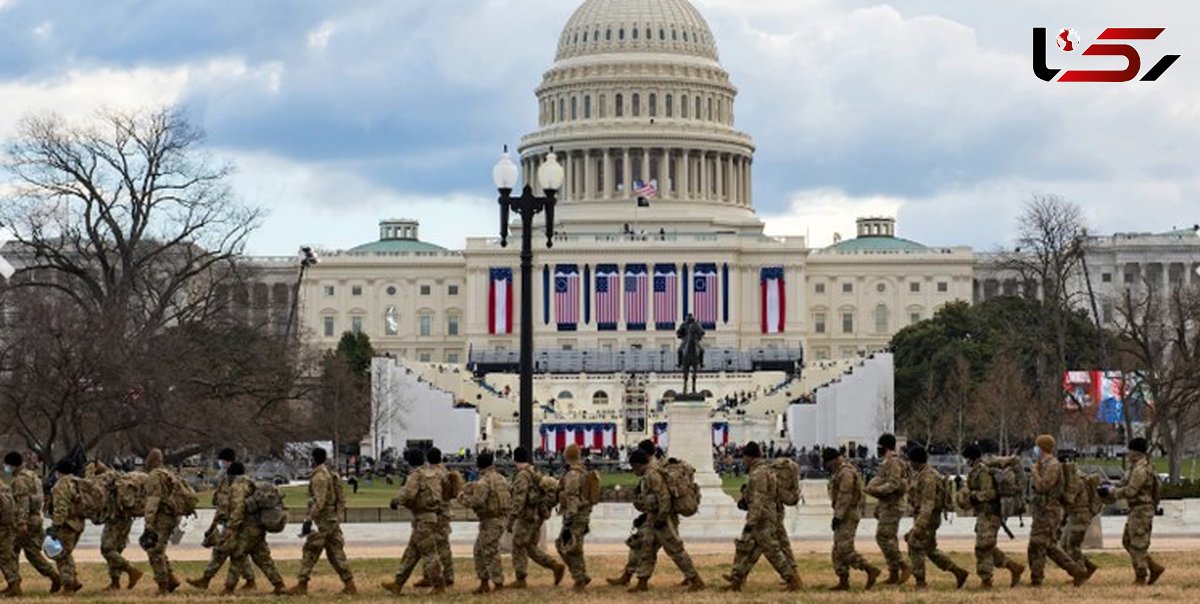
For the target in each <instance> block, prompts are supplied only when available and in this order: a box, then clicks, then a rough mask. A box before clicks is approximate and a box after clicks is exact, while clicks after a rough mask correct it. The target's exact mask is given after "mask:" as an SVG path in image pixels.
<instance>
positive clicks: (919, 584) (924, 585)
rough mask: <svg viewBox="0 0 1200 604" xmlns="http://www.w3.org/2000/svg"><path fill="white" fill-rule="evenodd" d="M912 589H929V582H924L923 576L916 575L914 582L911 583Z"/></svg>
mask: <svg viewBox="0 0 1200 604" xmlns="http://www.w3.org/2000/svg"><path fill="white" fill-rule="evenodd" d="M913 589H915V590H917V591H925V590H926V589H929V584H928V583H926V582H925V577H917V580H916V582H914V583H913Z"/></svg>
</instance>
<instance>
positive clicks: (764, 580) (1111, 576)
mask: <svg viewBox="0 0 1200 604" xmlns="http://www.w3.org/2000/svg"><path fill="white" fill-rule="evenodd" d="M952 556H953V557H954V558H955V559H956V560H958V561H959V563H960V564H963V565H964V566H965V567H966V568H968V569H973V568H974V565H973V564H974V563H973V560H972V559H971V557H970V556H969V555H965V554H952ZM1158 558H1159V559H1160V560H1161V561H1162V562H1163V563H1165V564H1166V565H1167V566H1168V571H1167V573H1166V574H1165V575H1163V578H1162V579H1161V580H1160V582H1159V584H1158V585H1155V586H1153V587H1141V588H1139V587H1134V586H1133V585H1131V583H1132V579H1133V574H1132V570H1131V569H1130V567H1129V564H1128V559H1127V558H1126V557H1125V556H1124V555H1119V554H1115V553H1104V554H1096V555H1095V556H1093V560H1095V561H1096V562H1097V563H1098V564H1099V565H1100V566H1101V569H1100V571H1099V572H1098V573H1097V574H1096V576H1095V577H1094V578H1093V579H1092V581H1091V582H1090V583H1088V584H1087V585H1086V586H1084V587H1082V588H1079V589H1076V588H1074V587H1071V586H1070V585H1069V581H1068V579H1067V576H1066V575H1065V574H1064V573H1062V572H1061V571H1059V570H1058V569H1057V568H1054V569H1053V570H1051V571H1049V573H1048V576H1047V585H1046V586H1044V587H1042V588H1039V589H1036V590H1035V589H1033V588H1030V587H1028V586H1027V585H1023V586H1021V587H1019V588H1017V589H1016V590H1012V589H1009V588H1008V587H1001V588H997V589H996V590H994V591H993V592H990V593H988V592H979V591H977V590H975V589H973V587H974V586H975V585H978V580H977V579H976V578H975V577H972V578H971V580H970V582H968V584H967V589H964V590H963V591H955V590H954V589H953V587H954V584H953V580H952V577H951V576H950V575H949V574H946V573H942V572H940V571H937V570H936V569H934V568H933V567H932V566H930V572H931V574H930V583H931V586H930V590H929V591H927V592H924V593H917V592H915V591H913V590H912V588H911V583H910V586H909V587H906V588H900V589H897V588H894V587H890V586H880V587H877V588H876V589H875V590H874V591H871V592H863V591H862V583H863V575H862V573H855V574H854V575H853V576H852V577H851V581H852V584H853V585H854V586H855V591H853V592H852V593H850V594H831V593H828V592H826V591H825V590H826V588H827V587H828V586H829V585H830V584H831V583H832V582H833V579H834V577H833V574H832V571H831V568H830V562H829V559H828V556H822V555H814V554H806V555H802V556H801V558H800V566H801V573H802V577H803V578H804V581H805V586H806V590H805V591H804V592H802V593H799V594H787V593H784V592H782V591H781V587H780V585H779V583H778V580H777V578H776V577H775V575H774V573H773V572H772V571H771V569H770V567H769V566H768V565H767V564H766V562H765V561H761V562H759V565H758V567H757V568H756V569H755V572H754V574H753V575H751V578H750V581H749V582H748V583H747V585H746V588H745V590H744V591H743V592H742V593H740V594H730V593H726V592H723V591H721V590H720V587H721V586H723V585H724V581H722V580H721V578H720V576H721V575H722V574H723V573H725V572H728V570H729V565H730V562H731V559H732V555H710V554H705V555H700V556H696V557H695V561H696V563H697V565H698V566H700V568H701V574H702V575H703V577H704V578H705V580H706V581H708V582H709V590H708V591H705V592H702V593H696V594H689V593H685V592H683V591H682V590H681V588H679V587H676V584H677V583H678V582H679V581H680V579H681V576H680V575H679V573H678V571H676V569H675V568H674V566H673V565H672V564H671V562H670V561H669V560H668V559H666V557H665V556H662V557H660V562H659V566H658V573H657V574H656V576H655V578H654V579H653V580H652V581H651V588H652V590H651V592H650V593H648V594H638V595H629V594H626V593H625V591H624V590H623V589H620V588H614V587H609V586H608V585H607V584H605V583H604V581H603V578H604V577H606V576H611V575H614V574H616V573H617V572H618V570H619V568H620V567H621V565H622V564H623V563H624V558H623V557H618V556H597V557H594V558H591V559H589V560H588V562H589V568H588V570H589V573H590V574H591V575H592V578H593V583H592V586H591V587H590V588H589V590H588V593H587V594H585V595H583V596H576V595H575V594H573V593H572V592H571V591H570V589H568V588H567V587H566V585H567V584H569V583H570V578H569V577H568V578H567V579H566V580H565V581H564V586H563V587H558V588H555V587H554V586H553V585H551V575H550V573H549V572H547V571H543V570H541V569H537V570H534V571H532V572H531V575H530V583H531V588H530V589H528V590H525V591H508V590H506V591H503V592H501V593H500V594H496V595H489V596H482V597H479V596H472V595H471V594H469V593H468V592H469V590H471V589H474V588H475V586H476V585H477V583H476V582H475V580H474V573H473V571H472V566H471V561H470V560H469V559H466V558H458V559H457V560H456V570H457V583H456V585H455V586H454V588H453V593H448V594H446V595H444V596H441V597H436V598H434V597H431V596H429V595H427V593H426V592H425V591H424V590H414V589H406V590H405V595H403V596H400V597H399V598H396V597H392V596H391V595H390V594H387V593H386V592H384V591H382V590H381V589H380V587H379V584H380V583H381V582H383V581H386V580H389V579H390V578H391V574H392V573H393V572H394V570H395V567H396V564H397V561H396V560H386V559H372V560H352V561H351V565H352V568H353V569H354V571H355V574H356V579H357V583H358V587H359V590H360V592H361V593H360V595H359V596H357V597H355V598H349V597H344V596H340V595H338V591H339V590H340V589H341V584H340V582H339V581H338V580H337V577H336V576H335V575H334V574H333V571H332V569H330V568H329V566H328V564H326V563H325V562H322V563H321V564H320V565H319V566H318V567H317V571H316V574H315V576H314V578H313V582H312V583H311V584H310V596H309V597H308V598H303V599H300V598H298V599H295V600H294V601H331V600H332V601H339V602H352V601H353V602H385V601H395V600H397V599H399V600H407V601H412V602H428V601H437V602H455V603H459V602H506V603H508V602H536V601H542V602H561V601H567V600H570V601H572V602H581V603H601V602H604V603H609V602H688V603H689V604H703V603H717V602H729V601H741V602H785V601H786V602H799V601H802V602H855V603H857V602H1013V601H1016V602H1033V601H1036V602H1067V601H1070V602H1130V601H1150V600H1153V601H1156V602H1195V601H1197V592H1196V591H1195V590H1196V589H1197V588H1200V565H1197V564H1196V562H1195V559H1196V555H1195V554H1194V553H1188V552H1172V553H1164V554H1161V555H1159V556H1158ZM138 566H139V567H140V568H145V565H144V564H139V565H138ZM279 567H280V571H281V572H283V574H284V576H285V578H286V580H287V581H288V585H291V584H292V583H293V582H294V575H295V572H296V567H297V562H296V561H295V560H285V561H281V562H280V563H279ZM202 568H203V563H201V562H183V563H179V564H178V565H177V566H176V572H177V573H178V574H180V578H181V579H182V578H184V577H190V576H196V575H198V574H199V573H200V570H201V569H202ZM22 571H23V573H24V576H25V580H24V585H23V587H24V588H25V592H26V598H25V599H28V600H36V601H42V602H53V601H67V600H66V599H65V598H52V597H50V596H48V595H46V590H47V587H48V583H47V582H46V581H45V580H43V579H42V578H41V577H36V578H35V576H34V574H33V571H32V569H30V568H28V566H25V565H22ZM505 572H506V574H507V579H508V580H509V581H511V580H512V577H511V572H512V569H511V566H510V563H509V560H508V558H507V556H506V557H505ZM1006 575H1007V574H1006V573H998V574H997V579H1000V578H1004V577H1006ZM80 577H81V580H82V581H83V583H84V590H83V591H82V592H80V593H79V594H77V595H76V596H75V597H74V598H73V599H74V600H75V601H80V600H83V601H87V602H148V601H154V600H156V598H155V597H154V585H153V583H152V582H151V580H150V577H149V575H147V577H146V578H145V579H143V584H142V585H139V586H138V588H137V589H136V590H135V591H133V592H128V591H125V592H121V593H118V594H115V595H109V594H105V593H102V592H100V591H99V590H100V588H102V587H103V586H105V585H107V583H108V581H107V575H106V573H105V569H104V567H103V565H101V564H92V563H89V564H81V565H80ZM223 578H224V573H222V575H221V576H220V577H219V578H218V579H217V580H216V581H214V582H213V586H212V588H211V590H210V591H209V592H208V593H203V592H199V591H197V590H195V589H192V588H190V587H188V586H187V585H184V586H183V587H181V588H180V589H179V591H178V592H176V593H175V594H174V595H173V596H171V597H170V598H167V599H166V600H167V601H177V602H192V601H237V602H269V601H276V602H278V601H279V599H277V598H273V597H271V596H269V595H268V594H267V593H266V592H259V593H257V594H245V593H244V592H242V593H241V594H239V595H238V596H235V597H227V598H221V597H220V596H218V595H217V592H218V591H219V590H220V583H221V581H222V580H223ZM260 582H261V575H260ZM410 582H411V581H410ZM1000 583H1001V581H999V580H998V581H997V584H1000ZM1005 584H1006V583H1005ZM260 586H262V587H265V582H261V583H260ZM1188 594H1191V595H1188ZM288 601H293V600H288Z"/></svg>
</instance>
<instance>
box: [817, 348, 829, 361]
mask: <svg viewBox="0 0 1200 604" xmlns="http://www.w3.org/2000/svg"><path fill="white" fill-rule="evenodd" d="M817 360H818V361H828V360H829V349H828V348H818V349H817Z"/></svg>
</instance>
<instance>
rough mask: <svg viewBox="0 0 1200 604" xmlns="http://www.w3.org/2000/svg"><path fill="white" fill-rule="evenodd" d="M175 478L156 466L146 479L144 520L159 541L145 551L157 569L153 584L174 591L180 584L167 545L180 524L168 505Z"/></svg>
mask: <svg viewBox="0 0 1200 604" xmlns="http://www.w3.org/2000/svg"><path fill="white" fill-rule="evenodd" d="M173 481H174V478H173V475H172V474H171V471H170V470H168V469H166V468H164V467H161V466H160V467H157V468H154V469H153V470H150V472H149V473H148V474H147V476H146V510H145V513H144V514H143V517H144V518H145V520H146V529H147V530H152V531H154V533H155V534H157V535H158V540H157V542H156V543H155V544H154V547H152V548H150V549H148V550H146V556H147V557H148V558H150V567H151V568H153V569H154V582H155V583H157V584H158V587H159V589H165V590H168V591H170V590H172V589H174V587H175V586H178V585H179V581H178V580H177V579H175V573H174V571H173V570H172V569H171V561H170V560H169V559H168V558H167V545H169V544H170V542H171V533H173V532H175V527H176V526H178V525H179V518H178V517H177V516H176V515H175V512H174V510H172V509H170V507H169V506H168V505H167V503H166V501H164V499H166V497H168V496H169V495H170V492H171V486H172V484H173Z"/></svg>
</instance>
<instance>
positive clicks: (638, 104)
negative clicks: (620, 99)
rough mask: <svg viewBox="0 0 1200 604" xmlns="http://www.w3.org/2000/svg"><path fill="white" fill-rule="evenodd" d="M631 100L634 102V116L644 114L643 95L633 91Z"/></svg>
mask: <svg viewBox="0 0 1200 604" xmlns="http://www.w3.org/2000/svg"><path fill="white" fill-rule="evenodd" d="M631 100H632V102H633V111H632V112H631V113H632V114H633V117H639V116H641V115H642V95H640V94H638V93H636V92H635V93H633V97H632V99H631Z"/></svg>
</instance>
